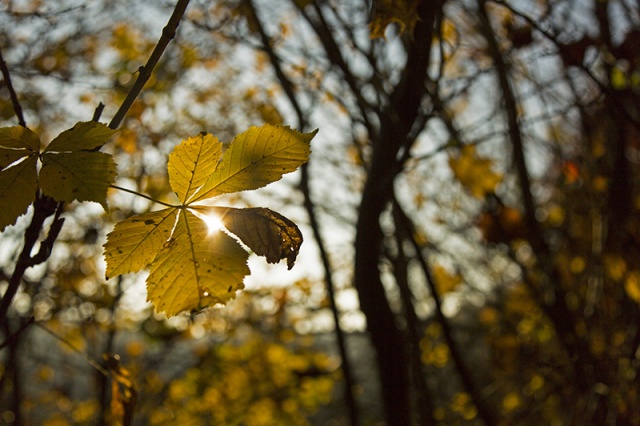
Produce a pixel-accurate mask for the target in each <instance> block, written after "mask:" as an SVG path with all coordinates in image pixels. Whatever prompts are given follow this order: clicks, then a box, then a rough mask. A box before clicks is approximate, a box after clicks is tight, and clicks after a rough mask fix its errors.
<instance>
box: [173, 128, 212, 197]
mask: <svg viewBox="0 0 640 426" xmlns="http://www.w3.org/2000/svg"><path fill="white" fill-rule="evenodd" d="M221 153H222V143H221V142H220V141H218V139H217V138H215V137H213V136H212V135H210V134H204V135H203V134H200V135H198V136H196V137H193V138H188V139H186V140H183V141H182V142H181V143H180V144H179V145H178V146H176V147H175V148H174V149H173V152H172V153H171V154H170V155H169V164H168V169H169V183H170V184H171V188H172V189H173V191H174V192H175V193H176V195H177V196H178V198H179V199H180V202H182V203H186V202H187V201H188V199H189V197H191V195H193V193H195V192H196V191H197V190H198V188H200V187H201V186H202V184H204V182H205V181H206V180H207V178H208V177H209V175H210V174H211V173H212V172H213V171H214V170H215V168H216V165H217V164H218V161H219V160H220V155H221Z"/></svg>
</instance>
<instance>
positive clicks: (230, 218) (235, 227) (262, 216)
mask: <svg viewBox="0 0 640 426" xmlns="http://www.w3.org/2000/svg"><path fill="white" fill-rule="evenodd" d="M193 209H194V210H197V211H200V212H202V213H205V214H213V215H215V216H217V217H219V218H220V221H221V222H222V224H223V225H224V227H225V228H227V230H229V232H231V233H232V234H234V235H236V236H237V237H238V238H239V239H240V240H241V241H242V242H243V243H244V244H246V245H247V246H248V247H249V248H250V249H251V250H253V251H254V252H255V253H256V254H257V255H259V256H265V257H266V258H267V262H269V263H278V262H279V261H280V260H282V259H287V266H288V268H289V269H291V268H292V267H293V264H294V262H295V260H296V257H297V255H298V251H299V250H300V245H301V244H302V233H301V232H300V229H298V227H297V226H296V224H295V223H293V222H292V221H290V220H289V219H287V218H286V217H284V216H282V215H281V214H279V213H276V212H274V211H271V210H269V209H266V208H249V209H233V208H227V207H204V206H202V207H201V206H198V207H196V206H194V207H193Z"/></svg>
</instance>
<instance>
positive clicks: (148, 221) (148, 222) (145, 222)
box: [144, 219, 155, 225]
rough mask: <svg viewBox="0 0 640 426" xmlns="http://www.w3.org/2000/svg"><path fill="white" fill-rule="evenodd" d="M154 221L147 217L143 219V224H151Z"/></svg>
mask: <svg viewBox="0 0 640 426" xmlns="http://www.w3.org/2000/svg"><path fill="white" fill-rule="evenodd" d="M154 223H155V222H154V221H153V219H147V220H145V221H144V224H145V225H153V224H154Z"/></svg>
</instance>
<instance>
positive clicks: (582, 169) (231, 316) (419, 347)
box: [0, 0, 640, 426]
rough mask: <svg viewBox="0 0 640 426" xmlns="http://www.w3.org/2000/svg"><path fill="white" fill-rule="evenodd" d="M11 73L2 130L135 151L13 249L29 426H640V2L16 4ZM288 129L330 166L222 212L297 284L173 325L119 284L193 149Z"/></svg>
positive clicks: (5, 412)
mask: <svg viewBox="0 0 640 426" xmlns="http://www.w3.org/2000/svg"><path fill="white" fill-rule="evenodd" d="M0 52H1V53H2V57H1V58H0V59H1V60H0V62H1V64H0V65H2V75H3V78H2V83H1V85H0V127H10V126H23V127H25V126H26V127H28V128H29V129H31V130H32V131H34V132H35V133H36V134H37V135H38V136H39V138H40V142H41V143H42V148H43V149H44V147H45V146H46V144H47V143H48V142H49V141H51V140H53V139H54V138H55V137H56V136H57V135H59V134H60V133H61V132H62V131H64V130H66V129H70V128H72V127H73V126H74V125H75V124H76V123H78V122H89V121H92V120H93V121H99V122H102V123H104V125H105V128H106V127H107V126H108V127H109V128H112V129H114V130H116V129H117V132H115V134H114V136H113V137H112V138H111V139H109V140H108V141H107V142H105V143H104V145H103V146H100V147H97V146H96V147H92V148H90V150H91V149H97V148H100V152H101V153H104V154H105V155H110V156H112V157H113V159H114V160H115V163H116V164H117V177H116V178H115V181H114V186H117V187H119V188H120V189H117V188H115V187H114V186H112V187H110V188H109V189H108V191H107V193H106V205H107V206H108V209H107V210H106V211H105V209H103V206H101V205H100V204H99V203H94V202H78V201H71V202H67V201H69V200H63V201H65V202H56V201H52V199H50V198H48V197H46V196H45V195H44V194H43V193H42V191H43V190H44V191H45V192H46V193H47V194H50V195H52V194H54V193H55V189H50V190H49V192H47V190H46V189H45V188H47V186H46V185H47V184H49V185H50V184H51V181H50V180H46V181H45V180H42V181H41V182H38V188H39V189H37V192H36V194H35V195H33V197H32V198H30V199H29V200H32V199H35V201H34V203H33V205H32V207H30V208H29V211H28V212H27V214H25V215H23V216H22V217H20V218H19V219H18V221H17V223H15V225H11V226H7V227H6V228H5V229H4V231H3V232H2V233H1V234H0V267H1V268H0V289H1V291H2V294H3V298H2V300H1V301H0V314H1V315H0V333H1V334H2V337H1V338H0V360H1V365H0V366H1V368H0V374H1V376H0V423H3V424H26V425H30V424H33V425H36V424H38V425H40V424H43V425H64V424H74V425H75V424H87V425H89V424H91V425H94V424H104V425H106V424H109V425H111V424H125V425H128V424H139V425H143V424H158V425H160V424H203V425H204V424H220V425H240V424H247V425H289V424H290V425H305V424H314V425H315V424H318V425H320V424H323V425H324V424H326V425H342V424H350V425H358V424H360V425H373V424H388V425H402V426H405V425H411V424H415V425H436V424H442V425H450V424H478V425H481V424H486V425H503V424H504V425H507V424H523V425H528V424H531V425H538V424H551V425H565V424H566V425H568V424H597V425H609V424H610V425H613V424H640V408H639V407H640V375H639V374H638V373H639V369H640V216H639V209H640V198H639V197H640V192H639V188H638V178H639V174H638V163H639V162H640V139H639V137H638V135H639V131H640V103H639V94H640V93H639V92H640V68H639V64H640V6H639V5H638V3H637V2H635V1H633V0H608V1H606V0H605V1H600V0H581V1H570V0H537V1H519V0H509V1H502V0H496V1H485V0H438V1H427V0H414V1H409V0H402V1H388V0H377V1H366V0H349V1H340V2H337V1H336V2H334V1H304V0H291V1H278V2H276V1H273V0H238V1H235V0H229V1H216V2H211V1H198V0H191V1H186V0H179V1H175V2H173V1H172V2H170V1H164V0H163V1H159V2H156V1H137V2H133V1H129V0H121V1H118V2H108V1H101V0H97V1H91V2H88V1H80V0H56V1H47V2H42V1H37V0H21V1H18V0H0ZM264 124H270V125H287V126H290V127H291V128H294V129H297V130H299V131H300V132H303V133H305V134H311V132H312V131H314V130H315V129H318V133H317V134H316V136H315V137H314V138H313V141H312V142H311V147H310V148H311V152H312V153H311V156H310V160H309V162H308V163H306V164H305V165H303V166H301V168H300V170H299V171H297V172H295V173H290V174H286V175H285V176H284V177H283V178H282V179H281V180H279V181H278V182H276V183H273V184H271V185H268V186H266V187H264V188H259V189H257V190H255V191H244V192H231V191H230V192H229V193H228V194H226V195H223V196H221V197H219V198H216V199H215V201H214V204H215V205H217V206H229V207H234V208H245V207H265V208H269V209H271V210H272V211H276V212H280V213H282V214H283V215H285V216H286V217H287V218H289V219H290V220H291V221H292V222H293V223H295V224H296V225H297V226H298V227H299V228H300V231H301V234H302V236H303V239H304V243H303V244H302V245H301V246H300V253H299V254H298V257H297V260H296V265H295V267H293V268H292V269H291V270H290V271H289V270H287V265H286V264H285V262H281V264H277V265H270V264H268V263H267V262H265V259H264V258H263V257H260V256H257V255H252V256H251V257H250V258H249V267H250V269H251V271H252V273H251V275H250V277H248V278H246V279H245V282H244V284H245V289H244V290H242V291H240V292H238V293H237V294H236V295H235V299H233V300H231V301H229V302H228V303H226V305H224V306H216V307H213V308H208V309H203V310H199V309H194V310H192V311H190V312H184V313H182V314H178V315H175V316H171V317H167V316H165V315H163V314H160V313H157V312H156V311H155V310H154V307H153V306H152V305H151V304H148V303H147V302H146V300H147V289H146V288H145V280H146V279H147V273H146V272H138V273H134V274H124V275H118V276H115V275H117V274H112V275H110V279H109V280H107V279H105V273H106V271H107V266H106V265H105V260H104V259H105V258H104V247H103V245H104V244H105V242H106V241H107V234H108V233H109V232H112V231H113V230H114V226H115V224H116V223H118V222H121V221H126V220H128V219H130V218H131V217H135V215H141V214H142V215H145V214H146V215H149V214H150V215H154V213H151V212H157V211H158V210H160V208H161V207H162V206H161V205H160V203H158V202H156V201H160V202H161V203H173V202H175V198H172V197H175V195H174V194H173V192H174V191H172V189H174V190H175V188H173V187H172V186H171V185H170V178H169V177H168V176H167V165H168V162H169V161H170V160H169V159H170V154H171V153H172V152H173V150H174V149H175V147H176V146H179V144H180V143H181V141H183V140H188V139H189V138H190V137H192V138H197V135H201V132H206V133H207V134H211V135H214V136H215V137H217V138H218V139H219V140H220V141H221V142H222V143H223V147H222V148H223V151H224V152H228V151H227V150H229V149H230V148H229V147H230V144H231V142H232V141H233V140H234V137H235V136H236V135H239V134H242V133H243V132H245V131H246V130H247V129H249V128H250V127H251V126H263V125H264ZM201 137H202V136H201ZM0 148H2V155H3V157H2V158H1V160H2V163H1V165H2V167H3V169H2V170H1V171H0V180H2V182H7V179H8V178H7V176H9V175H10V174H11V173H13V172H15V170H16V169H13V168H14V167H17V166H20V164H22V166H25V164H24V163H25V162H24V161H23V163H17V164H14V163H13V161H15V158H14V156H13V154H14V153H13V152H10V151H11V150H13V149H15V148H7V147H6V146H0ZM85 148H86V147H85ZM34 149H35V148H34ZM7 152H9V153H8V154H7ZM94 154H95V152H94ZM34 155H35V154H34ZM83 155H84V154H83ZM223 158H224V154H223ZM10 160H11V161H10ZM33 161H34V162H35V157H34V160H33ZM20 167H21V166H20ZM43 168H44V166H43ZM295 168H297V166H296V167H295ZM295 168H294V169H295ZM11 169H13V171H12V170H11ZM42 170H43V169H42V168H40V169H38V173H42ZM40 176H42V175H40ZM43 184H44V186H43ZM34 188H35V187H34ZM251 189H253V188H251ZM12 191H13V192H12ZM33 191H34V189H33V188H32V190H31V191H30V193H29V194H27V195H29V196H31V195H32V194H33ZM51 191H53V192H51ZM132 192H133V193H132ZM134 193H138V194H144V196H139V195H136V194H134ZM16 194H19V191H17V190H16V188H15V187H11V186H10V185H4V186H3V187H2V188H0V209H3V211H6V210H7V209H9V210H10V209H11V208H14V207H15V205H16V200H17V198H16V197H18V198H19V200H18V201H20V200H22V201H24V194H20V195H19V196H18V195H16ZM20 197H21V198H20ZM71 198H73V197H71ZM154 200H156V201H154ZM58 201H60V200H58ZM94 201H100V200H94ZM181 201H182V200H181ZM2 217H4V216H2ZM144 217H149V216H144ZM240 239H242V238H240ZM167 243H168V241H167ZM246 245H248V246H249V247H248V248H249V249H252V247H251V244H246ZM252 251H254V252H256V250H255V248H253V249H252ZM295 251H296V252H297V249H296V250H295ZM258 254H260V253H259V250H258ZM285 257H286V256H280V258H285ZM139 269H142V268H139ZM127 272H131V271H127ZM238 288H239V287H238ZM232 290H233V289H232ZM171 313H174V312H171Z"/></svg>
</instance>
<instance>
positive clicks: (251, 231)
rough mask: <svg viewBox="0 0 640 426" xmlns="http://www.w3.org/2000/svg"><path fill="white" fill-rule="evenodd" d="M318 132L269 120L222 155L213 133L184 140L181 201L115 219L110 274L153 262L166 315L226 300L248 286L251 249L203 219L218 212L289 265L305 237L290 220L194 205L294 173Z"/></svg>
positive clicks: (241, 235)
mask: <svg viewBox="0 0 640 426" xmlns="http://www.w3.org/2000/svg"><path fill="white" fill-rule="evenodd" d="M315 133H316V132H312V133H307V134H303V133H300V132H297V131H295V130H291V129H290V128H288V127H283V126H273V125H269V124H266V125H264V126H262V127H260V128H258V127H251V128H250V129H249V130H248V131H246V132H244V133H242V134H240V135H238V136H237V137H236V138H235V139H234V141H233V142H232V143H231V144H230V146H229V148H228V149H227V151H226V152H225V153H224V156H223V157H222V159H221V158H220V157H221V154H222V144H221V143H220V142H219V141H218V140H217V139H216V138H215V137H213V136H211V135H209V134H200V135H198V136H195V137H192V138H188V139H186V140H183V141H182V142H181V143H180V144H179V145H178V146H176V147H175V148H174V151H173V152H172V153H171V155H170V157H169V161H168V172H169V182H170V184H171V187H172V189H173V190H174V192H175V193H176V195H177V196H178V198H179V199H180V202H181V204H179V205H176V206H172V207H170V208H168V209H165V210H161V211H159V212H154V213H147V214H143V215H138V216H134V217H132V218H130V219H127V220H125V221H123V222H120V223H118V224H117V225H116V226H115V228H114V230H113V231H112V232H111V233H110V234H109V235H108V240H107V243H106V244H105V246H104V247H105V258H106V261H107V278H111V277H114V276H116V275H120V274H124V273H129V272H135V271H139V270H140V269H142V268H144V267H145V266H146V265H150V274H149V277H148V279H147V297H148V300H149V301H150V302H151V303H153V305H154V306H155V308H156V311H158V312H165V313H166V314H167V315H168V316H171V315H176V314H178V313H180V312H182V311H185V310H199V309H203V308H205V307H208V306H212V305H215V304H217V303H226V302H227V301H228V300H230V299H232V298H234V297H235V292H236V291H237V290H240V289H242V288H243V287H244V284H243V280H244V277H245V276H246V275H248V274H249V272H250V271H249V268H248V266H247V258H248V256H249V254H248V253H247V251H246V250H245V248H244V247H243V246H242V245H241V244H240V243H239V242H238V241H237V240H236V239H235V238H234V237H232V236H229V235H228V234H227V233H226V232H225V231H223V230H221V229H214V228H210V227H209V225H208V224H207V223H206V222H205V221H204V220H203V218H206V216H207V215H213V214H215V215H217V216H219V217H220V219H221V220H222V225H223V226H224V227H225V228H226V229H227V230H228V231H229V232H230V233H232V234H235V236H236V237H237V238H238V239H239V240H240V241H241V242H242V243H244V244H245V246H247V247H248V248H249V249H251V250H253V251H254V252H255V253H256V254H258V255H261V256H265V257H266V258H267V261H268V262H271V263H277V262H279V261H280V260H282V259H286V260H287V265H288V267H289V268H292V267H293V264H294V262H295V260H296V257H297V255H298V252H299V250H300V245H301V244H302V234H301V232H300V230H299V229H298V227H297V226H296V225H295V224H294V223H293V222H292V221H290V220H289V219H287V218H286V217H284V216H282V215H280V214H278V213H276V212H273V211H271V210H269V209H265V208H255V209H233V208H227V207H210V206H201V205H200V206H196V205H193V203H194V202H195V201H199V200H202V199H206V198H211V197H214V196H216V195H220V194H225V193H229V192H236V191H244V190H249V189H256V188H260V187H262V186H264V185H267V184H268V183H271V182H274V181H276V180H278V179H280V178H281V177H282V175H283V174H285V173H289V172H292V171H294V170H296V169H297V168H298V167H299V166H300V165H301V164H303V163H305V162H306V161H307V160H308V159H309V153H310V148H309V144H310V141H311V139H312V138H313V136H314V135H315ZM71 154H73V153H71ZM87 154H96V153H87ZM48 156H52V154H49V155H48ZM48 156H47V158H48ZM53 157H55V154H53ZM49 167H50V166H49ZM43 171H44V168H43ZM196 214H199V215H201V217H198V216H196ZM176 217H178V219H177V220H176V219H175V218H176ZM174 224H175V227H174Z"/></svg>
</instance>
